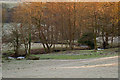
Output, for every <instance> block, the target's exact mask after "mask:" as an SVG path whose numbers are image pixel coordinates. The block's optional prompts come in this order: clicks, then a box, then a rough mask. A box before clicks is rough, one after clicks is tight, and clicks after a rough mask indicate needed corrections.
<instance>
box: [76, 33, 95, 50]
mask: <svg viewBox="0 0 120 80" xmlns="http://www.w3.org/2000/svg"><path fill="white" fill-rule="evenodd" d="M78 43H79V44H82V45H88V46H89V47H90V48H91V49H94V35H93V33H84V34H83V36H82V37H81V38H80V39H78Z"/></svg>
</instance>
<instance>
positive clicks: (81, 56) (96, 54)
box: [31, 48, 118, 59]
mask: <svg viewBox="0 0 120 80" xmlns="http://www.w3.org/2000/svg"><path fill="white" fill-rule="evenodd" d="M117 50H118V48H111V49H105V50H101V51H98V52H94V51H93V50H73V51H71V52H79V54H77V55H73V54H69V53H67V54H62V53H66V52H67V51H64V52H62V53H61V52H58V53H54V54H41V55H31V56H35V57H40V59H87V58H98V57H110V56H117V55H118V54H110V53H113V52H115V51H117ZM84 53H87V55H84ZM101 53H102V54H101Z"/></svg>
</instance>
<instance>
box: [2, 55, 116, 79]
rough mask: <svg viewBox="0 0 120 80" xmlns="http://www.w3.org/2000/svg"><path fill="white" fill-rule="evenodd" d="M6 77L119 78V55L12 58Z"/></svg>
mask: <svg viewBox="0 0 120 80" xmlns="http://www.w3.org/2000/svg"><path fill="white" fill-rule="evenodd" d="M2 67H3V69H2V70H3V71H2V74H3V77H4V78H118V56H114V57H104V58H93V59H77V60H35V61H34V60H27V61H26V60H18V61H16V60H12V61H10V62H8V61H5V62H4V63H3V66H2Z"/></svg>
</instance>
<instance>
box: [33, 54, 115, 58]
mask: <svg viewBox="0 0 120 80" xmlns="http://www.w3.org/2000/svg"><path fill="white" fill-rule="evenodd" d="M32 56H36V57H40V59H87V58H97V57H109V56H115V54H114V55H53V54H51V55H32Z"/></svg>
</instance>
